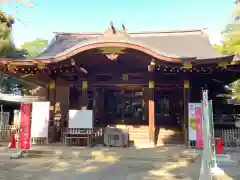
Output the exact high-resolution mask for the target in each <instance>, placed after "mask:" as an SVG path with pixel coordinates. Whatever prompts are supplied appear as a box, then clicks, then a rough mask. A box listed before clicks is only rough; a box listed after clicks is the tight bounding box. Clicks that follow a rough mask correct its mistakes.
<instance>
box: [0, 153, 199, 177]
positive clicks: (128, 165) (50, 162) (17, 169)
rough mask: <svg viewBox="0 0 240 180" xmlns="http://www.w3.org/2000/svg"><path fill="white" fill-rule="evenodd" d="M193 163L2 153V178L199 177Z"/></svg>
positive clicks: (0, 168)
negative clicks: (20, 156) (44, 156)
mask: <svg viewBox="0 0 240 180" xmlns="http://www.w3.org/2000/svg"><path fill="white" fill-rule="evenodd" d="M199 169H200V160H199V158H198V159H197V160H196V161H193V162H187V161H185V160H181V159H179V160H178V161H175V162H158V161H150V160H148V161H147V160H146V161H143V160H138V161H137V160H119V159H114V158H113V157H111V158H104V159H77V160H76V159H75V160H72V159H54V158H34V159H27V158H26V159H17V160H14V159H9V158H8V156H7V155H6V154H4V155H3V154H2V155H1V154H0V172H1V173H0V179H1V180H63V179H64V180H65V179H68V180H75V179H76V180H77V179H78V180H79V179H81V180H85V179H86V180H89V179H91V180H160V179H161V180H180V179H181V180H198V176H199Z"/></svg>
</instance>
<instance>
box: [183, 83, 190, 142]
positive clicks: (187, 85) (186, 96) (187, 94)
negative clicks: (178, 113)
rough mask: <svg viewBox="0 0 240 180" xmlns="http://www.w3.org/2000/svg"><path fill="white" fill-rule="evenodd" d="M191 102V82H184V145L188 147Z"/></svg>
mask: <svg viewBox="0 0 240 180" xmlns="http://www.w3.org/2000/svg"><path fill="white" fill-rule="evenodd" d="M189 102H190V83H189V80H184V87H183V109H184V110H183V118H184V119H183V134H184V143H185V144H186V145H188V103H189Z"/></svg>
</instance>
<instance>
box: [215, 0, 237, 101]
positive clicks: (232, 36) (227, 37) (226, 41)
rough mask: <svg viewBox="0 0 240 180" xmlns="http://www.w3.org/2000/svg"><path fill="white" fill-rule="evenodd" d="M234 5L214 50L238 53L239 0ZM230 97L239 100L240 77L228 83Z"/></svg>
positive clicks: (229, 53)
mask: <svg viewBox="0 0 240 180" xmlns="http://www.w3.org/2000/svg"><path fill="white" fill-rule="evenodd" d="M235 3H236V7H235V8H234V9H233V13H232V16H233V20H232V23H230V24H229V25H227V26H226V28H225V29H224V31H223V32H222V35H223V41H222V44H221V45H214V47H215V48H216V50H217V51H218V52H219V53H221V54H225V55H236V56H239V55H240V0H236V2H235ZM229 87H230V88H231V97H232V99H236V100H238V101H240V79H239V80H237V81H234V82H233V83H231V84H230V85H229Z"/></svg>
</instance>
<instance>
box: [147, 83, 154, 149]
mask: <svg viewBox="0 0 240 180" xmlns="http://www.w3.org/2000/svg"><path fill="white" fill-rule="evenodd" d="M148 110H149V113H148V120H149V142H150V144H152V145H155V87H154V81H153V80H150V81H149V94H148Z"/></svg>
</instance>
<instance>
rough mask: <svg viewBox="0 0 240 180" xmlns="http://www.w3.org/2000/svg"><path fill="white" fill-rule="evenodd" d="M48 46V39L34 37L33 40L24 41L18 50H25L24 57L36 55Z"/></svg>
mask: <svg viewBox="0 0 240 180" xmlns="http://www.w3.org/2000/svg"><path fill="white" fill-rule="evenodd" d="M47 46H48V40H43V39H36V40H34V41H30V42H25V43H24V44H23V45H22V46H21V48H20V50H27V51H28V54H26V55H25V57H28V58H29V57H36V56H38V55H39V54H40V53H41V52H43V51H44V49H45V48H46V47H47Z"/></svg>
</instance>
